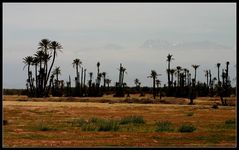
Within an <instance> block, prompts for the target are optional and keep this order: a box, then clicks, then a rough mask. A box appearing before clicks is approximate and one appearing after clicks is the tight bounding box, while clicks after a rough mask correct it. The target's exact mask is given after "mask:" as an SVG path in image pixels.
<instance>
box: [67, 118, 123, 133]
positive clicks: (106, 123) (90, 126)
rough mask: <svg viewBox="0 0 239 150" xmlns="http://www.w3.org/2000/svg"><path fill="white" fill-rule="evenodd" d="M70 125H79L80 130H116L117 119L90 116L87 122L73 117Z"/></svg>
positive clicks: (117, 128) (117, 127)
mask: <svg viewBox="0 0 239 150" xmlns="http://www.w3.org/2000/svg"><path fill="white" fill-rule="evenodd" d="M72 125H74V126H77V127H80V128H81V130H82V131H118V130H119V121H117V120H112V119H110V120H107V119H102V118H97V117H92V118H90V119H89V121H88V122H87V121H86V120H84V119H83V118H79V119H75V120H73V121H72Z"/></svg>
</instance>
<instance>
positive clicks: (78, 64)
mask: <svg viewBox="0 0 239 150" xmlns="http://www.w3.org/2000/svg"><path fill="white" fill-rule="evenodd" d="M72 64H73V68H74V67H75V66H76V86H78V84H79V71H78V67H80V65H81V64H82V62H81V61H80V59H78V58H76V59H74V60H73V63H72Z"/></svg>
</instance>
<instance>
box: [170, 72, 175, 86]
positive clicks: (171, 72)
mask: <svg viewBox="0 0 239 150" xmlns="http://www.w3.org/2000/svg"><path fill="white" fill-rule="evenodd" d="M175 71H176V70H175V69H170V74H171V81H170V82H171V83H173V74H174V73H175Z"/></svg>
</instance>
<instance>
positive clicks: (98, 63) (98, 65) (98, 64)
mask: <svg viewBox="0 0 239 150" xmlns="http://www.w3.org/2000/svg"><path fill="white" fill-rule="evenodd" d="M96 66H97V76H98V75H99V73H100V62H97V64H96Z"/></svg>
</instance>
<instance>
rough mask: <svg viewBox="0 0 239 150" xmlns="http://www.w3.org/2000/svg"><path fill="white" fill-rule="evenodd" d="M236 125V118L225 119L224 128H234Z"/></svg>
mask: <svg viewBox="0 0 239 150" xmlns="http://www.w3.org/2000/svg"><path fill="white" fill-rule="evenodd" d="M235 126H236V120H235V119H229V120H226V121H225V127H226V128H235Z"/></svg>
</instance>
